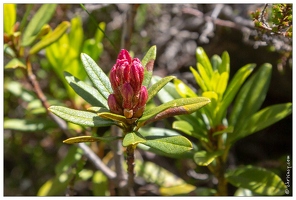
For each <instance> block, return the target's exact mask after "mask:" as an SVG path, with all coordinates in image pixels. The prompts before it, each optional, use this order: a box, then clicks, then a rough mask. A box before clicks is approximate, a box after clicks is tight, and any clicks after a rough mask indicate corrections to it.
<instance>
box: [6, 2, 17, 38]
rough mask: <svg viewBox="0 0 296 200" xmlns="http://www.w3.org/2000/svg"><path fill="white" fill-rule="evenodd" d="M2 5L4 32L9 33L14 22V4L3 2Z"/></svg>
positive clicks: (11, 31)
mask: <svg viewBox="0 0 296 200" xmlns="http://www.w3.org/2000/svg"><path fill="white" fill-rule="evenodd" d="M3 6H4V7H3V17H4V33H7V34H8V35H10V34H12V33H13V26H14V24H15V22H16V4H8V3H5V4H4V5H3Z"/></svg>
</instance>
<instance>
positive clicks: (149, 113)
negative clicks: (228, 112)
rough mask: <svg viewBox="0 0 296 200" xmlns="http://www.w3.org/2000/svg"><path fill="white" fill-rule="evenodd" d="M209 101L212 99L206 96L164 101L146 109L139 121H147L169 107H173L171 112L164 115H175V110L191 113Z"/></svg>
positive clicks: (176, 111)
mask: <svg viewBox="0 0 296 200" xmlns="http://www.w3.org/2000/svg"><path fill="white" fill-rule="evenodd" d="M208 103H210V100H209V99H208V98H205V97H193V98H181V99H175V100H172V101H170V102H167V103H164V104H162V105H160V106H158V107H156V108H153V109H150V110H145V112H144V113H143V116H142V117H141V118H140V119H139V122H143V121H146V120H148V119H150V118H152V117H154V116H155V115H157V114H159V113H161V112H163V111H165V110H167V109H171V110H170V112H167V113H163V114H164V115H168V116H173V115H174V112H175V113H179V112H180V113H183V114H190V113H192V112H195V111H196V110H198V109H199V108H201V107H203V106H205V105H206V104H208ZM170 114H173V115H170Z"/></svg>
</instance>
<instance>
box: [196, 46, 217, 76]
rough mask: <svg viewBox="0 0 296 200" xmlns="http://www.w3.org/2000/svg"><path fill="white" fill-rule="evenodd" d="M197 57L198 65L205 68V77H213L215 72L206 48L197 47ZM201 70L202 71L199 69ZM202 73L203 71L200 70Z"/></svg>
mask: <svg viewBox="0 0 296 200" xmlns="http://www.w3.org/2000/svg"><path fill="white" fill-rule="evenodd" d="M196 58H197V62H198V64H197V66H198V65H201V66H202V67H201V68H202V70H203V75H201V76H202V77H203V78H207V79H209V80H210V79H211V78H212V74H213V68H212V65H211V62H210V60H209V57H208V56H207V54H206V53H205V51H204V49H203V48H202V47H197V48H196ZM199 72H200V71H199ZM200 73H201V72H200Z"/></svg>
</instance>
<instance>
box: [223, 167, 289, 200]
mask: <svg viewBox="0 0 296 200" xmlns="http://www.w3.org/2000/svg"><path fill="white" fill-rule="evenodd" d="M225 177H226V179H227V180H228V181H229V182H230V183H231V184H232V185H234V186H236V187H241V188H246V189H249V190H251V191H252V192H255V193H257V194H259V195H271V196H274V195H283V194H284V193H285V189H286V185H285V184H284V182H283V181H282V180H281V178H280V177H279V176H278V175H276V174H275V173H273V172H271V171H268V170H266V169H263V168H258V167H254V166H243V167H239V168H237V169H234V170H229V171H228V172H227V173H226V174H225Z"/></svg>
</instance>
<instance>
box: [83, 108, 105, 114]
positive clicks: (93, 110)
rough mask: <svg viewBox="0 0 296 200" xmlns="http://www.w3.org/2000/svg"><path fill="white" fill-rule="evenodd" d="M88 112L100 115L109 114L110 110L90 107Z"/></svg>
mask: <svg viewBox="0 0 296 200" xmlns="http://www.w3.org/2000/svg"><path fill="white" fill-rule="evenodd" d="M87 110H88V111H91V112H94V113H99V112H108V111H109V109H107V108H102V107H89V108H87Z"/></svg>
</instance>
